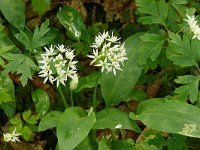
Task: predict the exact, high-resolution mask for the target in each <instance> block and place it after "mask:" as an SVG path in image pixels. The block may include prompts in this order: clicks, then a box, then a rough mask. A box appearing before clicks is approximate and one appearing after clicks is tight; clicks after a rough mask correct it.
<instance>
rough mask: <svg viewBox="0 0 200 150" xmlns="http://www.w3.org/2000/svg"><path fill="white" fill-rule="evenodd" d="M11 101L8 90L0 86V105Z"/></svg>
mask: <svg viewBox="0 0 200 150" xmlns="http://www.w3.org/2000/svg"><path fill="white" fill-rule="evenodd" d="M12 101H13V99H12V97H11V96H10V95H9V93H8V90H7V89H5V88H3V87H1V86H0V105H2V103H7V102H12Z"/></svg>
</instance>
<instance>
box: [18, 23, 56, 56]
mask: <svg viewBox="0 0 200 150" xmlns="http://www.w3.org/2000/svg"><path fill="white" fill-rule="evenodd" d="M48 26H49V21H48V20H47V21H45V22H44V23H42V24H41V26H40V28H39V27H38V26H36V28H35V30H34V33H32V32H31V31H26V32H25V31H22V30H20V33H18V34H16V38H17V39H18V40H19V41H20V42H21V43H22V44H23V45H24V47H25V48H26V50H28V51H29V52H30V53H32V52H33V50H34V49H37V48H40V47H41V46H44V45H47V44H48V43H49V42H50V41H52V40H53V38H54V36H50V35H47V33H48V32H49V30H50V28H49V27H48Z"/></svg>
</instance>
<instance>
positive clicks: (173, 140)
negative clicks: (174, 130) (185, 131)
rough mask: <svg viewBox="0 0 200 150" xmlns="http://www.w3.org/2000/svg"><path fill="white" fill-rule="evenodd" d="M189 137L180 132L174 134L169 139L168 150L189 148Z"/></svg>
mask: <svg viewBox="0 0 200 150" xmlns="http://www.w3.org/2000/svg"><path fill="white" fill-rule="evenodd" d="M186 139H187V137H185V136H182V135H179V134H172V136H171V137H168V139H167V149H168V150H174V149H176V150H187V143H186Z"/></svg>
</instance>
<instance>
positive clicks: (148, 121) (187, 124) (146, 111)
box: [130, 98, 200, 138]
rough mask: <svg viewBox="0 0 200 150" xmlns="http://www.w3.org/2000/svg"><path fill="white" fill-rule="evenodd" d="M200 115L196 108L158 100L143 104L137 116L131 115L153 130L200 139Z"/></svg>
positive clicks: (178, 102)
mask: <svg viewBox="0 0 200 150" xmlns="http://www.w3.org/2000/svg"><path fill="white" fill-rule="evenodd" d="M199 114H200V109H199V108H198V107H196V106H193V105H190V104H186V103H185V102H184V103H183V102H181V101H178V100H167V99H163V98H157V99H150V100H146V101H144V102H141V103H140V104H139V106H138V109H137V115H135V114H134V113H130V117H131V118H132V119H134V120H140V121H142V122H143V123H144V124H145V125H146V126H147V127H149V128H151V129H155V130H158V131H162V132H168V133H176V134H181V135H185V136H190V137H196V138H200V118H199Z"/></svg>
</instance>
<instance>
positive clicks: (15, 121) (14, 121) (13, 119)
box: [9, 116, 22, 125]
mask: <svg viewBox="0 0 200 150" xmlns="http://www.w3.org/2000/svg"><path fill="white" fill-rule="evenodd" d="M9 122H10V123H11V124H13V125H21V124H22V121H21V120H20V119H19V118H18V117H16V116H15V117H14V118H11V119H9Z"/></svg>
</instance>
